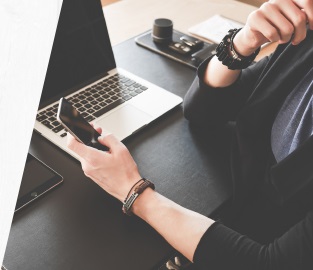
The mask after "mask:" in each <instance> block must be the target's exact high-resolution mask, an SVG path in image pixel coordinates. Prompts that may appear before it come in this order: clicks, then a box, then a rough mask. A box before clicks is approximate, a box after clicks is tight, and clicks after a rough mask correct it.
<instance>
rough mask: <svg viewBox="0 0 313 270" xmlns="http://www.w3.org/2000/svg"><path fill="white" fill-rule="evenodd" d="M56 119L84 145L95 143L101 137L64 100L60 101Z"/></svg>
mask: <svg viewBox="0 0 313 270" xmlns="http://www.w3.org/2000/svg"><path fill="white" fill-rule="evenodd" d="M58 117H59V119H60V120H61V121H62V124H64V125H65V126H66V128H67V129H68V130H69V131H70V132H71V133H72V135H74V136H75V137H76V139H79V140H80V141H81V142H82V143H84V144H86V145H92V144H94V143H96V142H97V141H98V137H100V136H101V135H100V134H99V133H98V132H97V131H96V130H95V129H94V128H93V127H92V126H91V125H90V124H89V123H88V122H87V121H86V120H85V119H84V118H83V117H82V116H81V115H80V113H79V112H78V111H77V110H76V109H75V108H74V107H73V106H72V105H71V104H70V103H69V102H68V101H66V100H65V99H64V98H62V100H61V101H60V108H59V113H58Z"/></svg>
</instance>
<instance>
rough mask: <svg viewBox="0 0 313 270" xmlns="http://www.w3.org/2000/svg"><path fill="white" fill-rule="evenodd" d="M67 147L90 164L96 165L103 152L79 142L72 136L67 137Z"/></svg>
mask: <svg viewBox="0 0 313 270" xmlns="http://www.w3.org/2000/svg"><path fill="white" fill-rule="evenodd" d="M67 147H68V148H69V149H70V150H72V151H73V152H75V153H76V154H77V155H78V156H80V157H81V158H82V159H84V160H86V161H87V162H88V163H91V164H94V163H95V160H98V158H99V152H100V153H101V151H99V150H97V149H94V148H92V147H89V146H87V145H84V144H82V143H80V142H78V141H77V140H76V139H75V138H74V137H73V136H72V135H70V134H68V136H67Z"/></svg>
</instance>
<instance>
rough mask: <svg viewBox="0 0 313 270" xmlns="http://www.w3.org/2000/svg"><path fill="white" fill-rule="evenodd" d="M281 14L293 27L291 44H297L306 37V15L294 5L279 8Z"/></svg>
mask: <svg viewBox="0 0 313 270" xmlns="http://www.w3.org/2000/svg"><path fill="white" fill-rule="evenodd" d="M279 8H280V10H281V12H282V14H283V15H284V16H285V17H286V18H287V19H288V20H289V21H290V23H291V24H292V25H293V27H294V31H293V32H294V33H293V38H292V44H294V45H296V44H299V43H300V42H301V41H302V40H304V39H305V37H306V32H307V30H306V23H307V15H306V13H305V12H304V11H303V10H301V9H300V8H299V7H297V6H296V5H290V6H285V5H282V6H280V7H279Z"/></svg>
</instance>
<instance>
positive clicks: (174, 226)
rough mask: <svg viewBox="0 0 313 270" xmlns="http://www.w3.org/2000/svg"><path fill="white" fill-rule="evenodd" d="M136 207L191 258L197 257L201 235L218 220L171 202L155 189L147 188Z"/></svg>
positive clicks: (137, 210) (164, 235) (169, 240)
mask: <svg viewBox="0 0 313 270" xmlns="http://www.w3.org/2000/svg"><path fill="white" fill-rule="evenodd" d="M132 210H133V212H134V214H135V215H137V216H139V217H140V218H142V219H143V220H145V221H146V222H147V223H148V224H150V225H151V226H152V227H153V228H154V229H155V230H156V231H158V232H159V233H160V234H161V235H162V236H163V237H164V238H165V239H166V241H167V242H168V243H169V244H170V245H171V246H173V247H174V248H175V249H176V250H178V251H179V252H180V253H182V254H183V255H184V256H185V257H186V258H188V259H189V260H190V261H192V260H193V255H194V252H195V250H196V248H197V245H198V243H199V241H200V239H201V237H202V236H203V234H204V233H205V232H206V230H207V229H208V228H209V227H210V226H211V225H212V224H213V223H214V221H213V220H211V219H209V218H207V217H205V216H203V215H200V214H198V213H195V212H193V211H191V210H188V209H186V208H184V207H182V206H180V205H178V204H176V203H174V202H172V201H170V200H169V199H167V198H165V197H163V196H162V195H160V194H158V193H157V192H155V191H153V190H152V189H147V190H146V191H145V192H144V193H143V194H141V195H140V196H139V197H138V199H137V200H136V201H135V203H134V205H133V208H132Z"/></svg>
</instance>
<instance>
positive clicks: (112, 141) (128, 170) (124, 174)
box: [67, 128, 141, 201]
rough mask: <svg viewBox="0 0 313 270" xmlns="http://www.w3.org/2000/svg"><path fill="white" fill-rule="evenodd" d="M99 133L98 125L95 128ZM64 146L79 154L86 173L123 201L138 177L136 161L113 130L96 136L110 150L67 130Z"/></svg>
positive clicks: (139, 177)
mask: <svg viewBox="0 0 313 270" xmlns="http://www.w3.org/2000/svg"><path fill="white" fill-rule="evenodd" d="M96 130H97V131H98V132H99V133H100V134H101V133H102V131H101V129H100V128H97V129H96ZM67 137H68V139H67V146H68V148H69V149H71V150H72V151H73V152H75V153H76V154H77V155H78V156H79V157H80V162H81V164H82V169H83V171H84V173H85V175H86V176H87V177H89V178H91V179H92V180H93V181H94V182H95V183H97V184H98V185H99V186H100V187H101V188H103V189H104V190H105V191H107V192H108V193H109V194H111V195H112V196H114V197H115V198H117V199H118V200H120V201H124V199H125V197H126V196H127V194H128V192H129V190H130V189H131V187H132V186H133V185H134V184H135V183H136V182H137V181H138V180H139V179H141V176H140V174H139V171H138V168H137V165H136V163H135V161H134V160H133V158H132V156H131V155H130V153H129V151H128V149H127V148H126V146H125V145H124V144H123V143H121V142H120V141H119V140H118V139H117V138H116V137H114V136H113V135H112V134H110V135H106V136H101V137H100V138H99V139H98V140H99V142H100V143H101V144H103V145H105V146H107V147H108V148H109V149H110V151H108V152H104V151H100V150H97V149H95V148H92V147H89V146H86V145H84V144H82V143H80V142H78V141H77V140H75V138H74V137H73V136H71V135H70V134H68V136H67Z"/></svg>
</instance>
